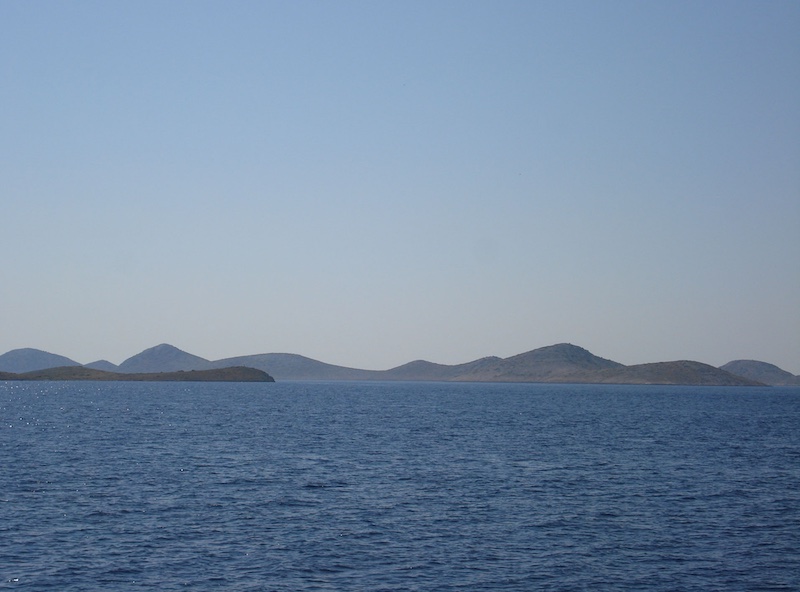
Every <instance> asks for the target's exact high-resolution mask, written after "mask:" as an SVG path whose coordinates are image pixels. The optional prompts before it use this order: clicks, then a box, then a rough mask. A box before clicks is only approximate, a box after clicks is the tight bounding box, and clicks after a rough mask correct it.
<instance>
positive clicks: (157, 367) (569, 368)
mask: <svg viewBox="0 0 800 592" xmlns="http://www.w3.org/2000/svg"><path fill="white" fill-rule="evenodd" d="M254 371H258V372H261V373H262V374H253V372H254ZM265 377H266V378H265ZM273 379H274V380H318V381H321V380H324V381H336V380H346V381H359V380H377V381H452V382H459V381H460V382H542V383H582V384H663V385H696V386H700V385H708V386H765V385H774V386H800V376H795V375H793V374H791V373H789V372H786V371H785V370H781V369H780V368H778V367H777V366H774V365H772V364H768V363H766V362H759V361H755V360H734V361H732V362H729V363H727V364H725V365H724V366H722V367H719V368H717V367H714V366H711V365H708V364H704V363H702V362H696V361H692V360H677V361H671V362H655V363H650V364H636V365H631V366H626V365H624V364H620V363H619V362H615V361H613V360H608V359H606V358H601V357H599V356H596V355H594V354H592V353H591V352H589V351H587V350H586V349H584V348H582V347H579V346H577V345H572V344H570V343H559V344H556V345H550V346H546V347H541V348H538V349H534V350H531V351H528V352H525V353H521V354H518V355H516V356H511V357H508V358H499V357H496V356H489V357H485V358H480V359H478V360H474V361H472V362H466V363H464V364H454V365H447V364H436V363H433V362H428V361H425V360H415V361H413V362H409V363H407V364H403V365H401V366H397V367H396V368H391V369H389V370H361V369H358V368H348V367H345V366H336V365H333V364H327V363H325V362H320V361H318V360H313V359H311V358H307V357H305V356H301V355H298V354H288V353H267V354H254V355H247V356H239V357H234V358H226V359H222V360H215V361H211V360H206V359H205V358H201V357H200V356H196V355H193V354H190V353H187V352H185V351H183V350H180V349H178V348H177V347H174V346H172V345H169V344H166V343H163V344H161V345H157V346H155V347H151V348H149V349H146V350H144V351H142V352H140V353H138V354H136V355H134V356H131V357H130V358H128V359H127V360H125V361H124V362H122V363H121V364H119V365H118V366H117V365H115V364H112V363H111V362H109V361H107V360H98V361H96V362H92V363H90V364H85V365H81V364H79V363H78V362H75V361H74V360H71V359H69V358H66V357H64V356H59V355H56V354H52V353H49V352H45V351H42V350H37V349H30V348H27V349H16V350H12V351H9V352H7V353H5V354H2V355H0V380H149V381H157V380H170V381H175V380H180V381H189V380H192V381H194V380H197V381H269V380H273Z"/></svg>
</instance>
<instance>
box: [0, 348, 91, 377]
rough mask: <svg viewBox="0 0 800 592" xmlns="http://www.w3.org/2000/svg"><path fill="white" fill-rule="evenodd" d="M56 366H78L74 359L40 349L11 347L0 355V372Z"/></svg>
mask: <svg viewBox="0 0 800 592" xmlns="http://www.w3.org/2000/svg"><path fill="white" fill-rule="evenodd" d="M56 366H80V364H78V362H76V361H75V360H70V359H69V358H65V357H64V356H59V355H57V354H51V353H49V352H46V351H42V350H40V349H31V348H22V349H12V350H11V351H9V352H6V353H4V354H3V355H1V356H0V372H15V373H21V372H32V371H33V370H41V369H43V368H54V367H56Z"/></svg>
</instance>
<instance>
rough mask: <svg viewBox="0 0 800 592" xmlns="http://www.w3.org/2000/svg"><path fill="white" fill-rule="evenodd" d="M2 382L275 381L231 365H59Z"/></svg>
mask: <svg viewBox="0 0 800 592" xmlns="http://www.w3.org/2000/svg"><path fill="white" fill-rule="evenodd" d="M0 380H95V381H136V382H275V379H274V378H272V376H270V375H269V374H267V373H266V372H264V371H263V370H258V369H256V368H245V367H243V366H230V367H227V368H217V369H214V370H188V371H184V370H178V371H176V372H149V373H145V372H142V373H122V372H107V371H105V370H96V369H94V368H87V367H86V366H58V367H56V368H47V369H45V370H34V371H32V372H24V373H21V374H16V373H13V372H0Z"/></svg>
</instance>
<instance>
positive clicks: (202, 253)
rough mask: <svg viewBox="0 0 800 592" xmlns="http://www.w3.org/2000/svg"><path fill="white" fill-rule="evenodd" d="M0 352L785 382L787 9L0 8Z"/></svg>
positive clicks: (799, 235)
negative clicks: (625, 368)
mask: <svg viewBox="0 0 800 592" xmlns="http://www.w3.org/2000/svg"><path fill="white" fill-rule="evenodd" d="M0 106H2V110H1V111H0V200H1V201H0V205H1V206H2V207H1V208H0V212H2V233H0V254H1V256H2V263H3V265H2V276H3V279H2V282H1V283H0V353H2V352H5V351H8V350H10V349H14V348H19V347H35V348H39V349H45V350H47V351H52V352H55V353H59V354H62V355H67V356H69V357H72V358H74V359H76V360H78V361H80V362H90V361H93V360H96V359H98V358H107V359H109V360H111V361H112V362H116V363H118V362H120V361H122V360H123V359H125V358H127V357H128V356H131V355H133V354H135V353H138V352H139V351H141V350H142V349H145V348H147V347H151V346H153V345H156V344H158V343H162V342H167V343H171V344H173V345H176V346H177V347H180V348H181V349H184V350H187V351H190V352H192V353H195V354H197V355H201V356H203V357H206V358H211V359H217V358H222V357H228V356H234V355H243V354H251V353H265V352H292V353H300V354H304V355H307V356H310V357H313V358H316V359H320V360H323V361H326V362H331V363H336V364H343V365H347V366H356V367H362V368H375V369H382V368H389V367H392V366H396V365H399V364H401V363H404V362H407V361H410V360H412V359H417V358H424V359H428V360H431V361H435V362H441V363H458V362H466V361H469V360H472V359H475V358H478V357H481V356H485V355H499V356H504V357H505V356H509V355H513V354H516V353H520V352H523V351H527V350H530V349H534V348H537V347H541V346H545V345H550V344H553V343H558V342H572V343H575V344H577V345H581V346H583V347H586V348H587V349H589V350H590V351H592V352H593V353H595V354H597V355H601V356H603V357H608V358H611V359H614V360H617V361H619V362H622V363H625V364H634V363H641V362H652V361H664V360H674V359H695V360H699V361H702V362H707V363H710V364H714V365H720V364H723V363H725V362H727V361H730V360H732V359H737V358H754V359H759V360H764V361H768V362H772V363H775V364H778V365H779V366H781V367H783V368H784V369H786V370H789V371H791V372H793V373H800V2H796V1H780V0H775V1H770V2H760V1H758V2H757V1H753V2H737V1H731V0H724V1H704V2H696V1H694V0H692V1H688V2H681V1H664V2H653V1H639V0H636V1H630V2H614V1H609V2H596V1H590V2H577V1H575V2H570V1H567V2H562V1H552V2H538V1H534V2H532V1H529V0H524V1H520V2H513V1H503V0H499V1H494V0H493V1H482V2H470V1H465V0H458V1H453V2H443V1H440V2H427V1H426V2H413V1H403V2H367V1H357V2H348V1H342V2H323V1H297V2H295V1H292V2H289V1H286V2H267V1H257V2H256V1H253V2H236V1H233V2H228V1H226V2H222V1H219V2H203V1H197V0H192V1H186V2H183V1H170V2H162V1H147V0H145V1H142V0H137V1H135V2H106V1H98V2H90V1H78V2H68V1H60V2H48V1H38V2H29V1H27V0H25V1H18V0H5V1H3V2H0Z"/></svg>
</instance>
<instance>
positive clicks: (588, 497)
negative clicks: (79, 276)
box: [0, 382, 800, 592]
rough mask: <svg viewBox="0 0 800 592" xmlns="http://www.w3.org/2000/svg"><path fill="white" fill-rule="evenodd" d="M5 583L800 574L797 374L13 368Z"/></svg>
mask: <svg viewBox="0 0 800 592" xmlns="http://www.w3.org/2000/svg"><path fill="white" fill-rule="evenodd" d="M0 589H3V590H6V589H8V590H58V591H83V590H92V591H94V590H123V591H124V590H199V591H204V590H232V591H257V590H266V591H270V590H275V591H293V592H303V591H312V590H315V591H316V590H319V591H322V590H326V591H327V590H368V591H404V590H408V591H412V590H413V591H425V592H428V591H443V592H444V591H448V592H449V591H503V590H515V591H518V590H519V591H537V590H542V591H562V590H563V591H582V590H586V591H589V590H591V591H597V590H609V591H615V590H630V591H637V592H641V591H664V592H666V591H695V590H696V591H698V592H699V591H702V592H709V591H715V590H719V591H739V590H741V591H748V592H749V591H762V590H764V591H766V590H793V591H797V590H800V388H788V387H787V388H783V387H773V388H751V387H738V388H725V387H722V388H720V387H666V386H599V385H566V384H559V385H552V384H483V383H422V382H395V383H392V382H277V383H245V384H232V383H158V382H150V383H142V382H109V383H101V382H0Z"/></svg>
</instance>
